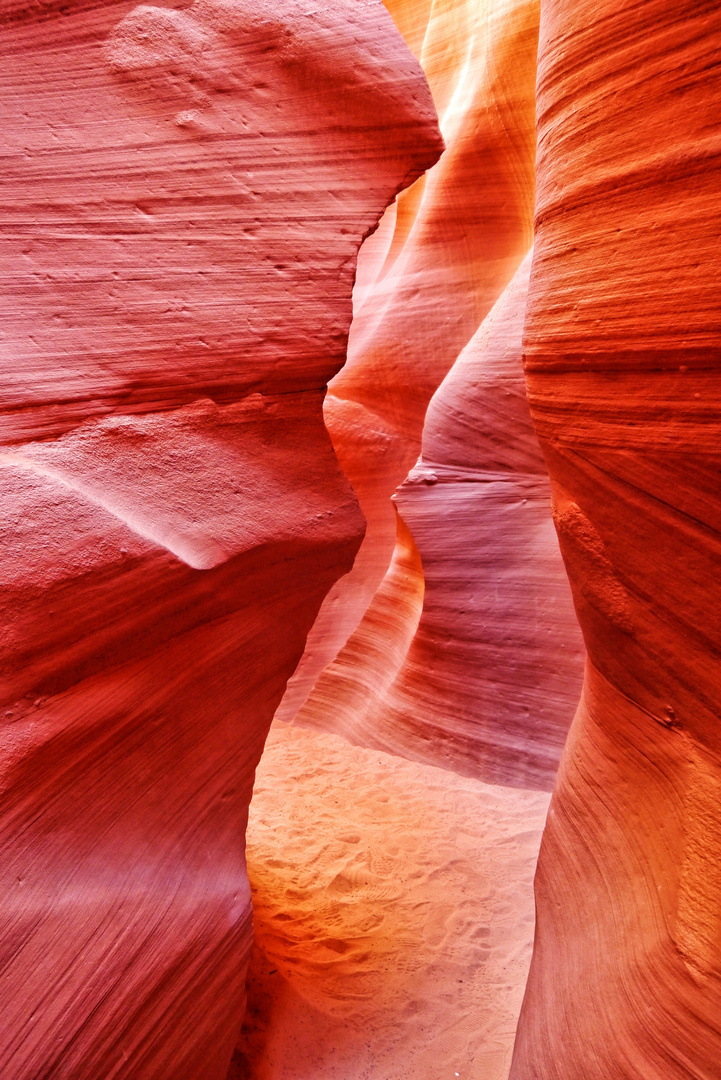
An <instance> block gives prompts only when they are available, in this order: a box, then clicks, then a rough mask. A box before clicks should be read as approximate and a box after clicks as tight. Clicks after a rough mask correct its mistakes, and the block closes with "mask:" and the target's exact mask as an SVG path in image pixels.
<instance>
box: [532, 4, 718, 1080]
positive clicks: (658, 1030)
mask: <svg viewBox="0 0 721 1080" xmlns="http://www.w3.org/2000/svg"><path fill="white" fill-rule="evenodd" d="M720 49H721V14H720V13H719V9H718V6H717V5H716V4H710V3H695V2H694V3H690V2H682V3H680V4H679V3H671V2H670V0H650V2H649V3H645V4H636V5H620V6H619V5H617V4H614V3H610V2H608V0H601V2H600V3H596V2H594V3H590V2H583V3H579V4H569V3H561V2H558V0H549V2H548V3H546V4H545V6H544V12H543V19H542V27H541V46H540V52H539V81H538V117H539V145H538V206H537V236H536V248H535V256H534V264H533V270H532V274H531V285H530V294H529V306H528V314H527V323H526V337H525V352H526V363H527V377H528V387H529V395H530V401H531V407H532V411H533V415H534V419H535V422H536V426H537V429H538V431H539V433H540V435H541V439H542V443H543V447H544V452H545V455H546V458H547V460H548V462H549V466H550V472H551V479H552V483H553V489H554V503H555V517H556V523H557V528H558V533H559V537H560V542H561V547H562V550H563V554H564V558H565V560H566V565H567V568H568V572H569V576H570V579H571V584H572V587H573V593H574V599H575V603H576V608H577V611H578V614H579V619H580V621H581V625H582V627H583V632H584V636H585V639H586V645H587V648H588V654H589V661H588V668H587V675H586V680H585V686H584V692H583V697H582V701H581V705H580V707H579V710H578V713H577V715H576V718H575V720H574V723H573V726H572V728H571V734H570V738H569V742H568V744H567V747H566V750H565V753H564V757H563V761H562V765H561V770H560V772H559V777H558V782H557V786H556V790H555V793H554V796H553V800H552V804H551V810H550V815H549V820H548V824H547V827H546V832H545V837H544V841H543V844H542V848H541V856H540V863H539V868H538V875H537V882H536V895H537V910H538V918H537V926H536V944H535V949H534V956H533V962H532V966H531V974H530V978H529V983H528V989H527V992H526V998H525V1003H524V1007H523V1012H522V1015H521V1022H520V1026H519V1035H518V1040H517V1043H516V1050H515V1057H514V1064H513V1068H512V1070H511V1075H512V1078H513V1080H536V1078H538V1077H541V1076H542V1077H543V1078H544V1080H577V1078H578V1077H579V1076H583V1077H584V1080H616V1078H617V1080H621V1078H622V1077H623V1078H629V1077H634V1078H636V1077H638V1078H639V1080H641V1078H643V1080H690V1078H693V1080H713V1078H716V1077H718V1075H719V1062H721V1006H720V1005H719V1003H720V1002H721V869H720V868H721V816H720V815H721V799H720V798H719V795H720V794H721V739H720V736H721V727H720V726H719V714H720V713H721V692H720V688H721V663H720V651H719V622H718V612H719V610H720V609H721V595H720V593H719V575H718V565H719V557H720V556H721V535H720V534H721V516H720V514H719V510H720V504H719V487H718V476H719V466H720V465H721V455H720V454H719V445H720V443H719V435H720V434H721V432H720V431H719V419H718V418H719V350H718V340H719V318H718V311H719V308H718V277H719V252H720V251H721V245H720V244H719V218H718V191H719V146H720V145H721V144H720V142H719V129H718V100H719V92H720V91H721V84H720V80H719V66H718V56H719V50H720Z"/></svg>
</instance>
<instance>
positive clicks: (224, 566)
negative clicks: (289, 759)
mask: <svg viewBox="0 0 721 1080" xmlns="http://www.w3.org/2000/svg"><path fill="white" fill-rule="evenodd" d="M1 40H2V55H3V68H2V74H1V75H0V79H2V82H3V100H4V102H5V104H6V110H5V116H4V119H3V129H2V133H3V146H4V167H3V172H2V177H1V178H0V184H1V185H2V190H3V205H4V207H5V208H6V210H5V228H4V231H3V238H2V244H1V245H0V260H1V263H2V269H3V275H2V281H1V282H0V298H1V301H2V309H3V319H2V331H3V334H2V344H1V352H0V365H1V366H2V379H1V380H0V435H1V438H2V443H3V445H4V449H3V451H2V452H1V453H0V468H1V475H2V480H3V483H2V492H1V494H0V499H1V501H2V514H1V515H0V520H1V522H2V524H1V525H0V536H1V540H2V542H1V544H0V580H1V582H2V589H1V590H0V611H1V615H2V621H3V636H2V639H0V655H1V656H2V668H1V669H0V691H1V693H2V713H1V716H2V724H3V734H2V740H1V743H0V746H1V760H2V810H1V812H0V837H1V839H0V843H1V845H2V853H3V856H2V879H3V881H2V889H1V891H0V951H1V955H2V972H3V995H2V1005H1V1006H0V1009H1V1011H2V1017H1V1020H2V1022H1V1023H0V1075H2V1077H3V1080H43V1078H48V1080H49V1078H50V1077H57V1078H60V1077H65V1078H68V1080H69V1078H72V1080H102V1078H106V1077H107V1078H110V1077H115V1078H127V1080H151V1078H152V1080H168V1078H169V1077H170V1076H171V1075H172V1077H173V1078H174V1080H219V1078H221V1077H223V1076H224V1075H225V1073H226V1071H227V1067H228V1062H229V1059H230V1055H231V1052H232V1047H233V1043H234V1040H235V1037H236V1035H237V1029H238V1027H239V1024H240V1020H241V1016H242V997H243V984H244V978H245V967H246V962H247V953H248V948H249V943H250V895H249V888H248V883H247V878H246V874H245V864H244V852H243V832H244V825H245V820H246V817H247V805H248V801H249V798H250V791H251V785H252V778H253V771H254V768H255V765H256V763H257V761H258V758H259V756H260V752H261V749H262V745H263V741H264V738H265V734H266V732H267V728H268V725H269V723H270V719H271V716H272V714H273V711H274V710H275V708H276V706H277V704H278V701H279V700H280V697H281V695H282V692H283V689H284V686H285V683H286V680H287V678H288V676H289V675H290V673H291V672H292V670H293V668H294V666H295V665H296V663H297V661H298V658H299V657H300V655H301V652H302V649H303V646H304V642H305V636H306V634H307V631H308V629H309V627H310V625H311V624H312V621H313V619H314V617H315V615H316V613H317V610H318V607H319V605H320V603H321V601H322V599H323V596H324V595H325V593H326V592H327V590H328V588H329V587H330V586H331V585H332V583H333V582H334V581H335V580H336V579H337V578H338V577H339V575H340V574H342V573H344V572H345V571H347V570H348V569H349V568H350V566H351V564H352V560H353V557H354V555H355V552H356V550H357V547H358V544H359V542H360V539H361V536H362V532H363V525H362V519H361V516H360V513H359V511H358V507H357V503H356V502H355V499H354V498H353V495H352V492H351V490H350V488H349V486H348V484H347V481H346V480H345V478H344V477H343V476H342V474H341V472H340V470H339V468H338V465H337V462H336V460H335V457H334V455H333V452H332V449H331V445H330V442H329V440H328V437H327V434H326V431H325V428H324V425H323V420H322V400H323V394H324V384H325V382H326V380H327V379H328V378H329V377H330V376H331V375H332V374H333V373H334V372H335V371H336V370H337V369H338V367H339V366H340V364H341V363H342V361H343V358H344V355H345V346H346V339H347V333H348V326H349V323H350V315H351V287H352V282H353V277H354V267H355V256H356V252H357V249H358V246H359V244H360V242H361V240H362V238H363V237H364V235H366V234H367V233H368V232H369V231H370V230H371V229H373V227H374V225H375V223H376V221H377V219H378V217H379V215H380V213H381V212H382V210H383V208H384V207H385V206H386V205H387V204H388V203H389V202H390V201H391V200H392V198H393V197H394V195H395V194H396V192H397V191H398V190H399V189H400V188H401V187H403V186H404V185H406V184H408V183H410V182H411V181H413V180H414V179H415V178H416V177H417V176H418V175H419V174H420V173H421V172H422V171H423V169H425V168H426V167H427V166H429V165H431V164H432V163H433V162H434V161H435V160H436V159H437V157H438V155H439V153H440V149H441V140H440V136H439V134H438V129H437V124H436V119H435V112H434V109H433V104H432V101H431V98H430V94H429V91H428V87H427V83H426V81H425V78H424V76H423V74H422V72H421V69H420V68H419V66H418V64H417V62H416V61H415V59H414V58H413V57H412V55H411V54H410V53H409V52H408V50H407V48H406V46H405V45H404V43H403V41H402V40H401V38H400V36H399V35H398V33H397V32H396V30H395V28H394V27H393V24H392V21H391V19H390V17H389V16H388V14H387V13H386V12H385V10H384V9H383V8H382V6H381V5H380V4H379V3H376V2H375V0H353V2H352V3H351V2H346V0H337V2H336V3H334V4H332V5H331V6H330V7H328V6H325V7H324V8H323V10H322V11H320V10H312V11H311V10H308V6H307V5H301V4H298V3H296V2H295V0H277V2H274V3H264V4H263V6H262V9H261V10H260V11H259V10H258V8H257V5H255V4H250V3H247V4H246V3H243V2H239V0H236V2H226V0H197V2H196V3H195V4H194V5H193V6H192V7H185V8H184V9H183V10H175V9H173V8H169V7H168V8H165V7H163V8H158V7H150V6H140V7H137V8H133V9H131V6H130V5H129V4H123V3H117V4H113V3H107V4H102V5H100V4H94V3H85V2H78V3H72V2H71V3H70V4H67V5H63V6H62V8H61V7H60V6H59V5H55V4H54V3H51V2H42V0H38V2H37V3H35V4H32V5H12V4H5V5H3V8H2V38H1Z"/></svg>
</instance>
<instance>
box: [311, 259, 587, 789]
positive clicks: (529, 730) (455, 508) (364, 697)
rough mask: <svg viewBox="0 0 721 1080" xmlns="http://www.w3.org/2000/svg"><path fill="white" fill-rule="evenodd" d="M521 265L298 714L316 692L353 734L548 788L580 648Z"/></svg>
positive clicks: (329, 722) (339, 727)
mask: <svg viewBox="0 0 721 1080" xmlns="http://www.w3.org/2000/svg"><path fill="white" fill-rule="evenodd" d="M530 268H531V255H530V253H529V255H528V256H527V257H526V258H525V259H524V261H523V263H522V264H521V266H520V268H519V270H518V271H517V273H516V275H515V276H514V278H513V281H512V282H511V283H510V285H509V286H508V288H507V289H506V290H505V292H504V294H503V296H502V297H501V299H500V300H499V301H498V302H497V304H496V305H495V306H494V308H493V310H492V312H491V313H490V314H489V316H488V317H487V318H486V319H485V320H484V322H483V324H482V326H481V327H480V329H479V331H478V332H477V333H476V334H475V335H474V336H473V338H472V340H471V341H470V343H469V344H468V346H467V347H466V348H465V349H464V350H463V352H462V353H461V356H460V357H459V359H458V360H457V362H456V363H455V365H454V366H453V368H452V370H451V372H450V373H449V375H448V376H447V377H446V379H445V380H444V382H443V384H442V385H441V387H440V388H439V390H438V391H437V393H436V394H435V396H434V398H433V399H432V401H431V404H430V407H429V410H428V414H427V416H426V423H425V428H424V433H423V447H422V455H421V457H420V459H419V461H418V463H417V465H416V466H415V468H414V469H413V470H412V471H411V473H410V475H409V477H408V479H407V480H406V481H405V483H404V484H403V485H402V486H401V487H400V488H399V490H398V493H397V495H396V496H395V497H394V501H395V504H396V507H397V508H398V510H399V512H400V518H399V541H398V543H397V546H396V553H395V556H394V559H393V563H392V565H391V569H390V571H389V573H388V574H387V576H386V578H385V579H384V582H383V584H382V586H381V588H380V589H379V590H378V593H377V594H376V596H375V598H374V600H373V602H372V603H371V605H370V607H369V609H368V611H367V613H366V615H365V617H364V619H363V621H362V622H361V625H360V627H359V629H358V630H357V631H356V633H355V634H353V635H352V637H351V639H350V641H349V642H348V644H347V645H346V646H345V648H344V649H343V650H342V651H341V653H340V654H339V656H338V658H337V660H336V662H335V663H334V664H332V665H331V666H330V667H329V668H327V669H326V671H325V672H323V674H322V675H321V677H320V678H319V680H318V683H317V684H316V687H315V691H314V695H313V699H312V701H311V702H309V703H308V706H307V707H306V708H305V709H303V710H302V711H301V712H300V713H299V716H298V719H299V721H300V722H312V721H313V720H316V723H317V715H318V714H317V713H316V714H313V713H311V709H310V707H311V705H313V704H315V703H316V702H319V703H321V704H322V708H323V712H322V714H320V715H321V716H322V718H323V720H324V721H325V724H326V726H328V727H330V726H332V727H333V729H334V730H336V731H339V732H341V733H342V734H343V735H345V736H346V737H347V738H350V739H351V740H352V741H354V742H358V743H362V744H363V745H366V746H379V747H382V748H383V749H386V750H390V751H392V752H395V753H402V754H405V755H406V756H409V757H413V758H420V759H421V760H427V761H430V762H436V763H442V764H444V765H445V766H446V767H449V768H453V769H455V770H456V771H459V772H461V773H466V774H470V775H475V776H480V777H482V778H484V779H486V780H491V781H493V782H495V783H504V784H511V785H514V786H518V787H529V788H542V789H545V790H550V789H551V787H552V786H553V779H554V777H555V773H556V768H557V766H558V759H559V757H560V753H561V750H562V748H563V744H564V741H565V737H566V733H567V731H568V727H569V724H570V722H571V719H572V717H573V713H574V711H575V708H576V705H577V702H578V697H579V694H580V689H581V678H582V674H583V645H582V641H581V636H580V631H579V629H578V624H577V622H576V618H575V614H574V611H573V604H572V601H571V594H570V589H569V586H568V580H567V578H566V574H565V570H564V567H563V563H562V561H561V556H560V552H559V550H558V541H557V539H556V534H555V531H554V528H553V521H552V519H551V505H550V503H551V500H550V485H549V482H548V477H547V475H546V469H545V463H544V461H543V458H542V456H541V451H540V448H539V445H538V440H537V438H536V435H535V432H534V431H533V427H532V424H531V417H530V413H529V409H528V404H527V402H526V396H525V383H524V378H523V365H522V360H521V338H522V333H523V322H524V316H525V309H526V296H527V291H528V278H529V273H530ZM316 708H317V706H316Z"/></svg>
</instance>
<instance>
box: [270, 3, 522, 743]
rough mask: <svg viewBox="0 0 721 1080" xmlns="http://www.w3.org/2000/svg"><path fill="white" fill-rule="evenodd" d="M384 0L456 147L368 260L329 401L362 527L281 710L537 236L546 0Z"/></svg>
mask: <svg viewBox="0 0 721 1080" xmlns="http://www.w3.org/2000/svg"><path fill="white" fill-rule="evenodd" d="M387 6H388V8H389V10H390V11H391V13H392V14H393V15H394V17H397V19H398V23H399V26H400V28H401V29H402V30H403V31H404V33H406V34H407V37H408V41H409V43H410V44H411V46H412V47H414V48H415V49H416V50H417V55H418V56H419V57H420V59H421V62H422V64H423V66H424V68H425V70H426V72H427V74H428V77H429V83H430V86H431V90H432V92H433V96H434V100H435V103H436V107H437V109H438V113H439V116H440V123H441V130H442V131H443V135H444V138H445V141H446V144H447V150H446V152H445V154H444V155H443V157H442V159H441V161H440V162H439V163H438V165H437V166H436V167H435V169H433V170H431V171H430V172H429V174H428V176H427V177H423V178H422V179H421V180H420V181H419V182H418V183H417V184H416V185H415V186H414V187H413V188H411V189H409V191H407V192H405V193H404V195H403V196H402V197H401V198H400V199H399V200H398V202H397V206H396V207H395V208H393V210H392V211H391V212H390V214H389V215H387V216H386V218H385V219H384V221H383V222H382V223H381V227H380V229H379V232H378V235H377V237H373V238H372V241H371V244H370V245H369V246H368V249H367V250H364V252H363V257H362V259H361V272H360V281H359V290H358V293H357V295H356V310H355V319H354V322H353V327H352V332H351V339H350V343H349V350H348V362H347V364H346V366H345V367H344V369H343V370H342V372H341V373H340V375H339V376H338V377H337V378H336V379H335V380H334V381H333V384H332V386H331V388H330V393H329V395H328V397H327V399H326V403H325V410H324V411H325V418H326V424H327V426H328V430H329V432H330V435H331V439H332V440H333V447H334V449H335V451H336V454H337V455H338V459H339V461H340V463H341V465H342V467H343V470H344V471H345V473H346V475H347V476H348V477H349V479H350V481H351V483H352V485H353V489H354V491H355V492H356V494H357V495H358V498H359V501H360V504H361V507H362V508H363V513H364V515H365V517H366V520H367V522H368V529H367V533H366V538H365V541H364V544H363V547H362V548H361V551H360V553H359V555H358V558H357V560H356V563H355V566H354V568H353V572H352V573H351V574H349V575H348V576H347V577H346V578H344V579H343V580H342V581H341V582H339V583H338V585H337V587H336V588H335V589H334V590H333V591H332V593H331V594H330V595H329V597H328V599H327V601H326V603H325V605H324V608H323V610H322V612H321V615H320V617H319V619H318V621H317V623H316V625H315V627H314V628H313V631H312V634H311V637H310V639H309V642H308V649H307V651H306V655H305V657H304V659H303V662H302V664H301V666H300V668H299V670H298V673H297V675H296V676H295V677H294V679H293V680H292V682H291V684H290V686H289V689H288V694H287V695H286V698H285V700H284V702H283V705H282V707H281V710H280V712H279V714H278V715H279V718H281V719H286V720H290V719H292V718H293V716H294V715H295V714H296V712H297V711H298V709H299V708H300V707H301V706H302V705H303V703H304V701H305V699H306V698H307V697H308V694H309V693H310V692H311V690H312V687H313V684H314V682H315V680H316V679H317V677H318V675H319V674H320V672H321V671H322V670H323V668H324V667H325V666H326V665H327V664H329V663H330V662H331V661H332V660H333V658H334V657H335V656H336V654H337V653H338V651H339V650H340V649H341V648H342V647H343V645H344V644H345V643H346V641H347V640H348V638H349V636H350V635H351V633H352V632H353V631H354V630H355V629H356V627H357V626H358V624H359V622H360V620H361V618H362V617H363V614H364V613H365V611H366V609H367V608H368V605H369V604H370V602H371V600H372V598H373V596H374V594H375V592H376V590H377V589H378V587H379V585H380V584H381V582H382V580H383V578H384V576H385V574H386V572H387V571H388V569H389V566H390V563H391V559H392V557H393V549H394V546H395V543H396V515H395V512H394V510H393V506H392V505H391V502H390V498H391V496H392V494H393V492H394V491H395V489H396V487H397V486H398V485H399V484H400V483H402V482H403V480H404V479H405V477H406V475H407V473H408V471H409V469H410V468H412V466H413V464H414V463H415V461H416V459H417V457H418V454H419V452H420V448H421V435H422V430H423V421H424V417H425V412H426V408H427V406H428V402H429V401H430V398H431V396H432V395H433V393H434V391H435V390H436V389H437V387H438V385H439V384H440V383H441V381H442V380H443V378H444V376H445V375H446V374H447V372H448V371H449V369H450V368H451V366H452V365H453V363H454V362H455V360H456V358H457V357H458V354H459V352H460V351H461V349H462V348H463V347H464V346H465V345H466V344H467V343H468V341H469V340H470V338H471V337H472V336H473V334H474V333H475V331H476V330H477V329H478V326H479V324H480V323H481V321H482V319H483V318H484V316H485V315H486V314H487V313H488V311H489V310H490V308H491V307H492V306H493V304H494V303H495V301H496V299H497V298H498V296H499V295H500V293H501V292H502V291H503V289H504V287H505V286H506V285H507V283H508V282H509V280H510V279H511V277H512V276H513V274H514V272H515V270H516V268H517V267H518V264H519V263H520V261H521V259H522V258H523V256H524V255H525V253H526V251H527V250H528V247H529V246H530V243H531V233H532V214H533V157H534V145H535V140H534V131H533V122H534V112H533V99H534V82H535V55H536V41H537V33H538V3H537V0H492V2H491V0H489V2H488V3H480V4H479V3H478V2H477V0H472V2H471V0H454V2H453V3H451V4H447V5H445V4H444V5H432V6H431V5H430V4H428V5H425V6H424V5H422V4H421V5H418V6H416V5H408V4H399V5H396V4H395V3H392V2H390V0H389V2H388V4H387ZM315 712H316V709H315V705H314V703H313V701H312V700H311V702H309V714H315ZM318 722H319V723H321V725H322V726H329V725H328V724H327V722H326V721H325V720H324V719H319V721H318ZM330 727H331V730H332V729H333V725H332V722H331V724H330Z"/></svg>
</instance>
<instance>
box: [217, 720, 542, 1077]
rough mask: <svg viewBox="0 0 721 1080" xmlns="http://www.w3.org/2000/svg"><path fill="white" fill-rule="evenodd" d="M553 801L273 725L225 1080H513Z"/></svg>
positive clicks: (254, 828) (251, 848)
mask: <svg viewBox="0 0 721 1080" xmlns="http://www.w3.org/2000/svg"><path fill="white" fill-rule="evenodd" d="M548 801H549V796H548V795H546V794H544V793H541V792H536V791H519V790H516V789H512V788H502V787H491V786H489V785H487V784H482V783H480V782H478V781H476V780H468V779H466V778H464V777H460V776H457V775H455V774H454V773H451V772H445V771H444V770H442V769H436V768H432V767H431V766H428V765H418V764H415V763H413V762H409V761H405V760H404V759H402V758H397V757H392V756H390V755H388V754H384V753H380V752H378V751H373V750H364V749H361V748H359V747H355V746H350V745H348V744H347V743H346V742H344V741H343V740H342V739H340V738H338V737H336V736H333V735H328V734H325V733H321V732H316V731H309V730H305V729H303V728H297V727H289V726H287V725H285V724H276V725H274V727H273V730H272V731H271V734H270V738H269V740H268V744H267V748H266V751H265V754H264V756H263V760H262V762H261V765H260V768H259V769H258V774H257V779H256V786H255V794H254V796H253V802H252V804H251V808H250V824H249V829H248V873H249V876H250V883H251V887H252V889H253V903H254V907H255V933H256V942H257V945H256V948H255V952H254V956H253V960H252V962H251V972H250V979H249V1014H248V1015H249V1019H248V1022H247V1023H246V1026H245V1029H244V1037H243V1039H242V1042H241V1048H240V1053H239V1054H238V1055H237V1056H236V1059H235V1061H234V1066H233V1068H232V1069H231V1073H230V1077H231V1078H240V1077H244V1078H245V1077H247V1078H252V1080H291V1078H292V1080H325V1078H328V1080H410V1078H412V1080H445V1078H446V1077H448V1078H449V1080H455V1078H456V1077H460V1078H461V1080H505V1077H506V1076H507V1073H508V1068H509V1066H510V1057H511V1052H512V1048H513V1038H514V1034H515V1028H516V1022H517V1019H518V1012H519V1009H520V1006H521V1000H522V997H523V989H524V984H525V980H526V976H527V972H528V965H529V961H530V955H531V944H532V939H533V920H534V914H533V889H532V884H533V873H534V869H535V864H536V858H537V855H538V847H539V843H540V838H541V829H542V828H543V823H544V820H545V816H546V811H547V808H548Z"/></svg>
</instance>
